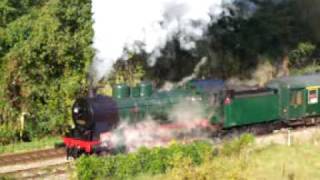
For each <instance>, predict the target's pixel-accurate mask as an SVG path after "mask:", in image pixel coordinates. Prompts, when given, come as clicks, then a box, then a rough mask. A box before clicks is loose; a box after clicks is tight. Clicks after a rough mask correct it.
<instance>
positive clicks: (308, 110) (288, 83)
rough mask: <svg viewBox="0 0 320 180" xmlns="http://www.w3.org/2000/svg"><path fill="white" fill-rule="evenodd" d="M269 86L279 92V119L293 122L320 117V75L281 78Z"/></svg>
mask: <svg viewBox="0 0 320 180" xmlns="http://www.w3.org/2000/svg"><path fill="white" fill-rule="evenodd" d="M267 86H268V87H270V88H274V89H277V90H278V95H279V119H282V120H285V121H293V120H297V119H302V118H304V117H313V116H319V115H320V102H319V88H320V74H315V75H306V76H295V77H285V78H280V79H277V80H273V81H271V82H269V84H268V85H267Z"/></svg>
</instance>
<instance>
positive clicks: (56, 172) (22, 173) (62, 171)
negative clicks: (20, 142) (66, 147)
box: [0, 162, 71, 179]
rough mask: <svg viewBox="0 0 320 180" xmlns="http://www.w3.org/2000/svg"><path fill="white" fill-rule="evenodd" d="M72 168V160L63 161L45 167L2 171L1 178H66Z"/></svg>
mask: <svg viewBox="0 0 320 180" xmlns="http://www.w3.org/2000/svg"><path fill="white" fill-rule="evenodd" d="M70 168H71V167H70V162H62V163H58V164H53V165H48V166H44V167H33V168H27V169H20V170H15V171H11V172H6V173H0V179H1V177H10V178H14V179H64V177H66V176H67V175H68V172H69V170H68V169H70ZM49 177H51V178H49Z"/></svg>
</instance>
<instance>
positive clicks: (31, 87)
mask: <svg viewBox="0 0 320 180" xmlns="http://www.w3.org/2000/svg"><path fill="white" fill-rule="evenodd" d="M8 2H11V1H8ZM19 2H20V1H19ZM22 2H25V3H22ZM4 4H5V3H4ZM21 4H24V5H25V6H26V9H28V12H26V13H25V14H22V15H21V16H19V17H16V13H14V15H12V16H10V13H9V14H8V13H7V16H8V17H7V18H4V19H6V21H4V22H5V23H6V26H5V27H4V28H3V29H1V31H0V32H1V33H0V34H1V35H2V36H1V37H3V39H1V41H0V45H1V52H0V54H1V57H0V58H1V77H0V82H1V83H0V87H1V89H2V90H3V91H2V92H1V94H0V98H1V99H0V105H1V117H0V118H1V119H0V122H1V124H7V125H8V124H17V120H18V119H19V118H20V116H21V113H22V112H25V113H26V115H25V121H26V127H27V128H26V131H27V132H28V133H31V134H32V135H41V134H48V133H61V132H63V131H64V130H65V128H66V125H68V123H67V122H68V119H70V112H69V109H70V106H71V103H72V101H73V99H74V97H75V96H76V95H77V94H78V93H79V91H80V89H81V86H84V85H85V79H86V78H85V77H86V70H87V67H88V65H89V63H90V61H91V59H92V57H93V50H92V49H91V46H90V45H91V42H92V35H93V32H92V20H91V1H88V0H65V1H59V0H47V1H38V2H37V1H21ZM34 4H36V8H33V5H34ZM9 5H10V3H9ZM17 8H23V9H24V6H21V7H20V6H19V7H17ZM9 9H10V8H9ZM19 12H20V10H19ZM7 21H10V23H8V22H7ZM14 129H17V128H16V127H15V128H14ZM14 129H12V130H14Z"/></svg>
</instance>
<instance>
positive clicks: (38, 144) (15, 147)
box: [0, 137, 62, 154]
mask: <svg viewBox="0 0 320 180" xmlns="http://www.w3.org/2000/svg"><path fill="white" fill-rule="evenodd" d="M60 142H62V140H61V137H45V138H41V139H34V140H33V141H32V142H17V143H14V144H9V145H4V146H1V145H0V154H4V153H16V152H26V151H32V150H36V149H45V148H53V147H54V145H55V144H56V143H60Z"/></svg>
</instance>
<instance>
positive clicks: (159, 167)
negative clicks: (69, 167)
mask: <svg viewBox="0 0 320 180" xmlns="http://www.w3.org/2000/svg"><path fill="white" fill-rule="evenodd" d="M207 155H212V147H211V145H210V144H209V143H206V142H195V143H192V144H188V145H182V144H172V145H170V146H169V147H167V148H162V147H157V148H154V149H147V148H140V149H139V150H138V151H137V152H135V153H130V154H119V155H116V156H112V157H100V158H98V157H96V156H91V157H81V158H80V159H78V160H77V162H76V171H77V175H78V177H79V179H103V178H115V179H127V178H130V177H133V176H136V175H138V174H142V173H146V174H160V173H165V172H167V171H168V170H170V169H171V168H173V167H174V166H177V164H179V163H181V162H180V160H179V157H180V159H181V158H182V157H183V158H186V159H188V161H189V162H190V164H192V165H198V164H201V163H202V162H203V161H204V160H205V156H207ZM182 162H183V161H182Z"/></svg>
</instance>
